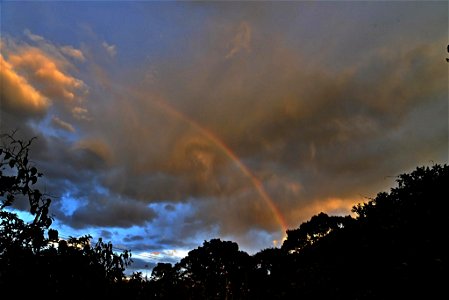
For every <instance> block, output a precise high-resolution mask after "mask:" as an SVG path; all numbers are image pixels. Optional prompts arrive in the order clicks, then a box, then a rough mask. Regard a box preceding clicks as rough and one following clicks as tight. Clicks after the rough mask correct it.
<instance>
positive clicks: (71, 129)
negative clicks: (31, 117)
mask: <svg viewBox="0 0 449 300" xmlns="http://www.w3.org/2000/svg"><path fill="white" fill-rule="evenodd" d="M51 122H52V124H53V125H54V126H56V127H57V128H60V129H62V130H65V131H68V132H75V131H76V130H75V127H73V125H72V124H70V123H67V122H65V121H63V120H61V119H59V118H58V117H53V118H52V119H51Z"/></svg>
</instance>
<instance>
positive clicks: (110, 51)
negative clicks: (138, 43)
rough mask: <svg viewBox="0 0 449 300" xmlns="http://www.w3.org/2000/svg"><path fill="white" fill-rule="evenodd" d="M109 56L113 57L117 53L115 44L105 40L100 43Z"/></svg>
mask: <svg viewBox="0 0 449 300" xmlns="http://www.w3.org/2000/svg"><path fill="white" fill-rule="evenodd" d="M101 45H102V46H103V48H104V49H105V50H106V52H107V53H108V54H109V56H110V57H114V56H115V55H116V54H117V49H116V46H115V45H109V44H108V43H106V42H103V43H102V44H101Z"/></svg>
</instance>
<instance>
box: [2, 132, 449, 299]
mask: <svg viewBox="0 0 449 300" xmlns="http://www.w3.org/2000/svg"><path fill="white" fill-rule="evenodd" d="M6 138H7V139H8V140H9V142H10V143H9V144H8V146H0V147H1V148H0V199H1V201H2V204H1V209H0V297H2V298H5V296H6V295H15V296H18V297H27V296H29V297H36V298H41V297H46V298H56V297H58V298H60V297H70V298H72V297H88V298H91V297H101V298H115V299H153V298H155V299H326V298H327V299H390V298H401V299H402V298H406V297H413V298H414V299H416V298H424V299H440V298H442V297H443V296H444V295H446V286H447V284H446V283H447V278H449V277H448V275H449V274H448V265H447V264H448V253H449V251H448V250H449V249H448V246H447V240H448V238H447V237H448V225H447V224H448V222H447V207H448V205H447V201H448V200H447V199H449V197H448V196H449V195H448V194H449V193H448V190H449V189H448V188H447V185H448V183H449V168H448V166H447V165H434V166H432V167H418V168H417V169H416V170H414V171H413V172H411V173H409V174H402V175H399V176H398V177H397V186H396V187H394V188H392V189H391V190H390V192H389V193H386V192H382V193H379V194H378V195H377V196H376V197H375V198H374V199H371V200H370V201H368V202H366V203H361V204H358V205H357V206H355V207H354V208H353V212H354V213H355V217H354V218H353V217H351V216H345V217H342V216H328V215H326V214H324V213H320V214H318V215H315V216H313V217H312V218H311V219H310V220H309V221H307V222H305V223H303V224H301V225H300V226H299V228H297V229H293V230H288V231H287V239H286V240H285V241H284V243H283V245H282V247H281V248H270V249H265V250H262V251H260V252H259V253H257V254H255V255H252V256H250V255H248V254H247V253H245V252H243V251H240V250H239V247H238V245H237V243H235V242H231V241H221V240H220V239H212V240H210V241H205V242H204V244H203V245H202V246H201V247H198V248H197V249H194V250H192V251H190V252H189V253H188V255H187V256H186V257H185V258H183V259H182V260H181V261H180V262H178V263H177V264H175V265H171V264H166V263H159V264H158V265H156V267H155V268H154V269H153V272H152V275H151V277H150V278H149V279H148V280H146V279H144V278H143V276H142V274H141V273H134V274H133V275H132V276H131V278H126V277H125V275H124V271H125V268H126V267H127V266H128V265H129V264H130V263H132V259H131V253H130V252H128V251H124V252H123V253H120V254H117V253H115V252H114V251H113V246H112V244H111V243H104V242H103V241H102V240H99V242H98V243H96V244H95V245H92V244H91V242H90V241H91V237H90V236H84V237H81V238H70V239H68V240H60V239H59V238H58V234H57V231H55V230H52V229H49V227H50V226H51V218H50V217H48V207H49V205H50V203H51V201H50V199H47V198H46V197H45V196H44V195H42V194H41V193H40V191H38V190H36V189H34V188H33V185H34V184H35V183H36V181H37V179H38V178H39V177H40V176H42V174H40V173H39V172H38V171H37V169H36V167H35V166H34V165H32V164H30V162H29V159H28V151H29V147H30V144H31V141H28V142H23V141H18V140H16V139H14V137H13V136H10V135H8V136H6ZM16 197H26V198H28V201H29V202H30V212H31V213H32V214H33V215H34V216H35V218H34V221H33V222H31V223H25V222H24V221H23V220H21V219H20V218H18V217H17V215H15V214H12V213H10V212H7V211H5V209H4V208H5V207H7V206H9V205H11V204H12V203H13V202H14V200H15V198H16ZM48 229H49V230H48ZM45 232H47V234H44V233H45Z"/></svg>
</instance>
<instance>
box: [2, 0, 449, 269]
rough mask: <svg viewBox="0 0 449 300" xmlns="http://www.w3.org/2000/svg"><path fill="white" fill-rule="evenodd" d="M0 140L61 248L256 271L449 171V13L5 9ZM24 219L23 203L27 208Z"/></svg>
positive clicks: (340, 4)
mask: <svg viewBox="0 0 449 300" xmlns="http://www.w3.org/2000/svg"><path fill="white" fill-rule="evenodd" d="M0 9H1V12H0V16H1V24H0V33H1V42H0V43H1V44H0V46H1V48H0V50H1V52H0V54H1V56H0V64H1V68H0V74H1V89H0V97H1V98H0V100H1V101H0V131H1V132H2V133H10V132H12V130H17V133H16V137H19V138H24V139H25V138H31V137H34V136H35V137H37V140H35V141H34V142H33V144H32V149H31V154H30V156H31V157H32V160H33V163H34V164H35V165H36V166H37V167H38V169H39V171H41V172H42V173H44V177H42V178H41V179H40V181H39V183H38V184H37V185H36V187H37V188H39V189H40V190H41V191H43V192H45V193H46V194H48V195H51V196H52V198H53V201H52V206H51V215H52V216H53V218H54V220H55V221H54V225H53V227H55V228H57V229H59V232H60V235H62V236H65V237H67V236H79V235H84V234H91V235H92V236H93V237H94V239H97V238H99V237H103V239H105V240H111V241H112V242H113V244H114V245H115V246H116V247H117V248H119V249H131V250H132V253H133V255H134V257H135V258H136V264H135V267H134V268H136V269H139V268H142V269H145V268H148V269H150V268H151V267H152V266H154V264H155V263H157V262H172V263H174V262H176V261H178V260H179V259H180V258H181V257H183V256H185V255H186V253H187V252H188V251H189V250H192V249H194V248H196V247H198V246H200V245H201V244H202V243H203V241H205V240H209V239H212V238H221V239H223V240H232V241H235V242H237V243H238V244H239V246H240V248H241V249H242V250H244V251H247V252H248V253H250V254H252V253H255V252H257V251H259V250H262V249H265V248H270V247H278V246H280V245H281V243H282V239H283V238H285V231H286V230H287V229H295V228H297V227H298V226H299V225H300V224H301V223H302V222H304V221H307V220H308V219H309V218H310V217H311V216H313V215H314V214H317V213H319V212H325V213H328V214H332V215H347V214H350V213H351V208H352V206H353V205H355V204H357V203H360V202H363V201H368V200H369V198H373V197H375V195H376V194H377V193H378V192H381V191H388V190H389V188H390V187H392V186H394V184H395V176H397V175H399V174H402V173H404V172H409V171H411V170H413V169H414V168H416V167H417V166H422V165H432V164H435V163H447V162H448V64H447V63H446V61H445V58H446V57H447V56H448V54H447V52H446V46H447V44H448V15H449V13H448V3H447V2H445V1H439V2H432V1H410V2H408V1H401V2H399V1H380V2H369V1H363V2H362V1H330V2H324V1H308V2H305V1H292V2H257V1H251V2H239V1H232V2H208V1H204V2H203V1H198V2H165V1H164V2H147V1H135V2H134V1H101V2H94V1H74V2H69V1H64V2H52V1H49V2H47V1H44V2H17V1H2V2H1V3H0ZM14 205H15V206H14V209H16V210H17V211H26V210H27V206H26V205H27V204H26V202H24V201H21V200H18V201H16V203H15V204H14Z"/></svg>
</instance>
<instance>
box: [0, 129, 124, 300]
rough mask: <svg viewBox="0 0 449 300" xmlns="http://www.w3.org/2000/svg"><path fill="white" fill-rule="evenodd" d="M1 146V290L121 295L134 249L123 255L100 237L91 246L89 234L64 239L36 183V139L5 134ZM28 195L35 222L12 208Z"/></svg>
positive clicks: (56, 294) (32, 293)
mask: <svg viewBox="0 0 449 300" xmlns="http://www.w3.org/2000/svg"><path fill="white" fill-rule="evenodd" d="M2 137H3V140H2V142H3V144H2V146H1V147H0V197H1V198H0V200H1V203H2V204H1V206H0V294H1V293H3V294H5V295H11V294H12V293H13V292H15V291H19V290H20V291H21V296H23V297H38V298H40V297H44V296H45V297H65V296H67V295H69V293H72V292H73V291H74V290H75V289H80V291H83V292H84V293H88V294H89V295H90V296H97V297H104V296H108V295H115V296H116V295H119V294H120V293H119V292H120V288H121V283H123V280H124V278H125V276H124V270H125V268H126V266H128V265H129V264H130V263H131V262H132V260H131V253H130V252H129V251H128V250H124V251H123V252H122V253H120V254H117V253H115V252H114V251H113V246H112V244H111V243H110V242H109V243H104V242H103V241H102V239H101V238H100V239H99V240H98V241H97V243H96V244H95V245H93V246H92V245H91V239H92V237H91V236H89V235H86V236H82V237H80V238H74V237H70V238H69V239H67V240H61V239H59V237H58V232H57V231H56V230H54V229H49V230H48V238H45V236H44V231H45V230H46V229H48V228H49V227H50V225H51V223H52V222H51V221H52V220H51V218H50V217H49V216H48V208H49V206H50V203H51V200H50V199H44V197H43V194H42V193H41V192H40V191H39V190H38V189H35V188H33V187H32V186H33V185H34V184H36V182H37V180H38V178H39V177H41V176H42V174H41V173H38V171H37V169H36V167H35V166H34V163H32V162H31V160H29V150H30V146H31V144H32V141H33V139H31V140H29V141H22V140H18V139H15V138H14V134H12V135H9V134H6V135H2ZM20 196H26V197H27V198H28V200H29V204H30V213H31V214H32V215H34V220H33V221H32V222H31V223H26V222H24V221H23V220H21V219H20V218H19V217H18V216H17V214H14V213H11V212H9V211H6V210H5V208H6V207H8V206H10V205H12V204H13V202H14V200H15V199H16V197H20Z"/></svg>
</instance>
